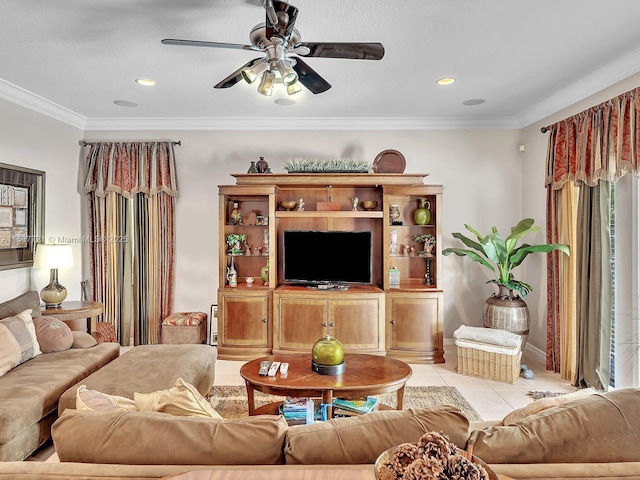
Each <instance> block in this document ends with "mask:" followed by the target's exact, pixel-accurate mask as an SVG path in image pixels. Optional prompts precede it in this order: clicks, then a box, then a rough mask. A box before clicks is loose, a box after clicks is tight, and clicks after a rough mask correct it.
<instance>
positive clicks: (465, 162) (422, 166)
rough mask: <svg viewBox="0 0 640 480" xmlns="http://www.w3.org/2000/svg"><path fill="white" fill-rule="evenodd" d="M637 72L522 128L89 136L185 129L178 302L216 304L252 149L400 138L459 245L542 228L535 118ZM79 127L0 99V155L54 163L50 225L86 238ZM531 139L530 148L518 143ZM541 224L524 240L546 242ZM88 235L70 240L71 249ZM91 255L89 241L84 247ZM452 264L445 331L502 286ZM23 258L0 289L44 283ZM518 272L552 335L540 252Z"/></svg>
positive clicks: (462, 263)
mask: <svg viewBox="0 0 640 480" xmlns="http://www.w3.org/2000/svg"><path fill="white" fill-rule="evenodd" d="M639 80H640V76H636V77H635V78H631V79H629V80H627V81H625V82H622V83H620V84H618V85H616V86H613V87H611V88H609V89H607V90H605V91H603V92H601V93H600V94H598V95H595V96H593V97H590V98H588V99H586V100H584V101H583V102H580V103H579V104H576V105H575V106H573V107H571V108H568V109H565V110H563V111H562V112H559V113H558V114H555V115H554V116H552V117H549V118H548V119H545V120H543V121H541V122H538V123H536V124H534V125H531V126H529V127H527V128H525V129H522V130H428V131H395V130H390V131H284V132H277V131H137V132H136V131H104V132H86V133H85V134H84V138H86V139H87V140H116V141H119V140H180V141H181V142H182V146H177V147H176V152H177V154H176V158H177V163H178V183H179V189H180V197H179V199H178V202H177V218H176V224H177V250H176V257H177V259H176V269H177V272H176V273H177V275H176V290H175V294H176V296H175V298H176V305H175V309H176V310H202V311H205V312H208V311H209V306H210V305H211V303H216V290H217V288H218V284H217V274H216V272H217V269H218V264H217V255H216V252H217V248H218V245H217V224H218V219H217V218H216V217H217V186H218V185H223V184H232V183H233V182H234V179H233V177H231V176H230V174H231V173H244V172H246V171H247V168H248V166H249V163H250V161H251V160H257V159H258V157H259V156H264V157H265V158H266V160H267V161H268V162H269V164H270V166H271V167H272V170H273V171H276V172H278V171H280V172H281V171H282V168H281V165H282V163H283V162H284V161H286V160H287V159H288V158H290V157H297V156H302V157H311V156H314V157H330V156H348V157H351V158H354V159H363V160H369V161H373V159H374V158H375V156H376V155H377V154H378V153H379V152H380V151H382V150H384V149H388V148H393V149H397V150H399V151H401V152H402V153H403V154H404V156H405V157H406V159H407V167H406V171H407V172H419V173H429V176H428V177H427V179H426V182H427V183H433V184H442V185H444V197H443V239H444V245H443V247H448V246H455V245H457V242H454V240H453V238H452V237H451V233H452V232H456V231H463V230H464V224H465V223H468V224H470V225H472V226H473V227H475V228H477V229H478V230H479V231H480V232H487V231H489V229H490V228H491V227H492V226H494V225H495V226H497V227H498V229H499V230H500V231H501V232H505V233H506V232H508V230H509V228H510V227H511V226H513V225H514V224H515V223H516V222H517V221H519V220H520V219H521V218H524V217H527V216H531V217H533V218H535V220H536V223H537V224H538V225H540V226H542V227H543V228H544V224H545V195H546V194H545V189H544V161H545V155H546V141H547V136H546V135H543V134H541V133H540V130H539V129H540V126H541V125H546V124H548V123H551V122H553V121H557V120H560V119H562V118H565V117H566V116H569V115H572V114H573V113H577V112H578V111H580V110H583V109H584V108H587V107H589V106H592V105H594V104H597V103H599V102H601V101H603V100H606V99H608V98H611V97H613V96H615V95H617V94H619V93H622V92H624V91H626V90H629V89H631V88H634V87H635V86H637V84H638V81H639ZM82 137H83V132H81V131H80V130H78V129H76V128H73V127H70V126H67V125H65V124H62V123H60V122H57V121H55V120H53V119H50V118H48V117H45V116H43V115H40V114H37V113H34V112H30V111H29V110H27V109H24V108H22V107H19V106H17V105H14V104H11V103H9V102H6V101H4V100H0V161H1V162H5V163H13V164H16V165H22V166H28V167H31V168H37V169H41V170H45V171H46V172H47V194H46V235H47V236H53V237H58V236H69V237H72V238H80V236H81V234H82V233H85V234H86V221H85V220H84V213H81V212H82V208H83V207H84V201H83V197H82V195H81V193H80V188H79V186H78V182H79V180H78V176H79V175H80V172H79V170H80V169H79V165H80V164H81V161H82V157H83V156H84V152H81V149H80V147H79V145H78V140H79V139H80V138H82ZM520 144H525V145H526V147H527V150H526V152H524V153H522V152H519V151H518V145H520ZM544 239H545V237H544V230H543V231H542V232H540V233H538V234H536V235H535V236H532V237H531V238H529V239H528V240H529V242H530V243H533V242H536V243H540V242H544ZM81 247H82V246H81V245H80V244H77V245H75V246H74V256H75V258H76V260H78V259H79V258H80V257H81V253H80V250H81ZM85 257H86V249H85ZM442 261H443V265H444V271H445V279H444V290H445V338H451V336H452V333H453V331H454V330H455V329H456V328H457V327H458V326H459V325H460V324H467V325H481V324H482V308H483V303H484V301H485V299H486V298H487V297H488V296H489V295H490V294H491V293H492V292H493V291H495V287H494V286H493V285H485V283H484V282H485V281H486V280H488V279H489V278H491V277H490V275H489V271H488V270H486V269H484V268H483V267H481V266H479V265H477V264H475V263H472V262H470V261H468V260H467V259H461V258H459V257H445V258H443V259H442ZM84 269H85V271H84V272H83V266H81V265H80V262H79V261H78V262H77V265H76V267H74V268H73V269H70V270H69V271H66V272H65V271H61V272H60V280H61V282H62V283H63V284H64V285H65V286H67V288H68V289H69V298H70V299H77V298H79V296H80V293H79V282H80V280H82V279H83V278H88V268H87V266H86V262H85V265H84ZM31 270H33V269H19V270H9V271H4V272H0V288H1V289H2V290H1V291H2V293H1V294H0V300H4V299H7V298H10V297H12V296H13V295H15V294H17V293H22V292H23V291H25V290H26V289H27V288H29V287H30V286H31V287H32V288H35V289H38V290H39V289H41V288H42V287H43V286H44V285H45V284H46V283H48V277H47V274H46V272H39V271H35V270H33V272H31ZM517 276H518V277H520V278H522V279H523V280H524V281H526V282H528V283H530V284H531V285H532V286H533V287H534V291H533V293H532V294H530V295H529V296H528V297H527V303H528V304H529V308H530V310H531V319H532V325H531V336H530V344H531V345H532V346H534V347H537V348H539V349H541V350H543V349H544V346H545V342H546V327H545V308H546V301H545V282H546V280H545V259H544V256H543V255H539V256H532V257H530V258H529V259H528V260H527V262H525V264H524V265H522V266H521V267H520V271H519V272H517Z"/></svg>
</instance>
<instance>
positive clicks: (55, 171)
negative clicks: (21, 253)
mask: <svg viewBox="0 0 640 480" xmlns="http://www.w3.org/2000/svg"><path fill="white" fill-rule="evenodd" d="M82 135H83V132H82V131H81V130H79V129H77V128H74V127H70V126H68V125H66V124H63V123H60V122H58V121H56V120H53V119H51V118H49V117H46V116H44V115H41V114H39V113H35V112H32V111H30V110H28V109H26V108H24V107H21V106H18V105H15V104H13V103H11V102H7V101H6V100H3V99H0V162H2V163H8V164H11V165H18V166H22V167H29V168H33V169H37V170H43V171H45V172H46V189H45V191H46V197H45V237H46V238H53V239H57V238H58V236H66V235H69V236H72V237H80V234H81V227H80V225H81V219H80V201H81V197H80V195H79V194H78V190H77V187H76V179H77V177H78V141H79V140H80V139H81V138H82ZM48 243H49V242H48ZM73 256H74V261H75V263H76V267H74V268H73V269H61V270H60V271H59V280H60V283H61V284H62V285H64V286H65V287H66V288H67V290H68V293H69V298H70V299H79V298H80V281H81V280H82V275H81V271H82V270H81V264H82V253H81V246H80V245H79V244H76V245H74V246H73ZM48 283H49V271H42V270H37V269H33V268H20V269H14V270H3V271H0V300H6V299H9V298H12V297H13V296H15V295H16V294H19V293H23V292H25V291H26V290H28V289H29V288H33V289H36V290H38V291H39V290H40V289H42V287H44V286H45V285H47V284H48Z"/></svg>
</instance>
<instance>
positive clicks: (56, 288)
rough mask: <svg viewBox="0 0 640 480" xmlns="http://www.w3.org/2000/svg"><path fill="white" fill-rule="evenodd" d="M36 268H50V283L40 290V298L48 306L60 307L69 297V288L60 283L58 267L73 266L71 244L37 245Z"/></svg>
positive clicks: (34, 263) (34, 264)
mask: <svg viewBox="0 0 640 480" xmlns="http://www.w3.org/2000/svg"><path fill="white" fill-rule="evenodd" d="M33 266H34V268H50V269H51V278H50V281H49V285H47V286H46V287H44V288H43V289H42V290H41V291H40V298H42V301H43V302H44V303H45V305H46V306H47V308H55V307H59V306H60V304H61V303H62V301H63V300H64V299H65V298H67V289H66V288H64V287H63V286H62V285H60V284H59V283H58V269H59V268H70V267H73V255H72V252H71V245H68V244H54V245H50V244H44V243H42V244H39V245H38V246H37V247H36V258H35V260H34V262H33Z"/></svg>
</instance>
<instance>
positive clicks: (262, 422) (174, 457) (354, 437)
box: [0, 389, 640, 480]
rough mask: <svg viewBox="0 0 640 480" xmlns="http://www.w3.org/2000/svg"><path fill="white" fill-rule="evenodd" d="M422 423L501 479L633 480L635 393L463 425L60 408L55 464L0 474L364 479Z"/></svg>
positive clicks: (637, 432)
mask: <svg viewBox="0 0 640 480" xmlns="http://www.w3.org/2000/svg"><path fill="white" fill-rule="evenodd" d="M431 430H438V431H443V432H444V433H445V434H447V435H448V436H449V438H450V440H452V441H454V442H455V443H457V444H458V445H460V446H465V447H466V448H470V447H473V452H474V454H477V455H478V457H480V458H483V459H486V460H487V461H488V463H489V464H490V465H491V468H492V469H493V470H494V471H495V472H496V473H498V474H499V475H502V476H505V477H504V478H514V479H522V480H527V479H552V480H561V479H562V480H565V479H591V478H598V479H640V447H639V445H640V389H624V390H619V391H614V392H610V393H606V394H596V395H591V396H588V397H583V398H578V399H575V400H571V401H569V402H567V403H565V404H563V405H560V406H556V407H553V408H549V409H547V410H544V411H541V412H538V413H535V414H533V415H529V416H527V417H525V418H522V419H520V420H517V421H514V422H513V423H509V424H507V425H504V424H499V423H497V422H494V424H493V425H490V426H486V425H480V424H471V425H470V424H469V422H468V421H467V419H466V418H465V417H464V416H463V415H462V414H461V413H460V412H459V411H458V410H457V409H456V408H454V407H448V406H441V407H437V408H433V409H428V410H415V411H414V410H406V411H381V412H374V413H371V414H368V415H364V416H360V417H351V418H346V419H335V420H331V421H328V422H320V423H316V424H312V425H297V426H292V427H288V426H287V425H286V422H284V420H283V418H282V417H280V416H268V415H264V416H256V417H250V418H245V419H237V420H216V419H205V418H193V417H174V416H169V415H166V414H161V413H157V412H137V411H131V412H117V411H116V412H113V411H112V412H98V411H93V412H91V411H78V410H67V411H65V413H64V414H63V415H62V416H61V418H60V419H59V420H58V421H57V422H56V423H55V424H54V426H53V439H54V442H55V446H56V449H57V451H58V455H59V456H60V459H61V460H62V463H59V464H53V463H52V464H45V463H31V462H21V463H6V464H2V463H0V478H18V479H30V478H45V479H46V478H50V479H65V478H66V479H77V478H88V479H103V478H119V479H133V478H135V479H141V478H171V477H173V476H177V478H180V480H201V479H202V480H205V479H208V480H218V479H220V480H222V479H224V480H236V479H245V478H246V479H249V478H251V479H252V480H256V479H263V478H264V479H267V478H268V479H274V480H277V479H282V480H284V479H288V478H296V479H297V480H306V479H307V478H308V479H310V480H319V479H324V478H328V479H344V480H359V479H363V480H365V479H371V480H373V479H374V471H373V462H374V461H375V459H376V458H377V456H378V454H379V453H380V452H382V451H384V450H386V449H387V448H389V447H390V446H393V445H397V444H399V443H402V442H405V441H416V440H417V439H418V438H419V437H420V436H421V435H422V433H423V432H425V431H431ZM206 464H210V465H206ZM192 471H193V472H194V473H192V474H191V475H189V476H187V477H184V476H183V477H179V475H180V474H183V473H185V472H192ZM292 471H293V472H292ZM257 472H260V474H258V473H257ZM291 475H293V476H291Z"/></svg>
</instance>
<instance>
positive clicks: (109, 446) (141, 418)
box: [51, 409, 287, 465]
mask: <svg viewBox="0 0 640 480" xmlns="http://www.w3.org/2000/svg"><path fill="white" fill-rule="evenodd" d="M286 430H287V422H286V421H285V419H284V417H282V416H281V415H257V416H254V417H247V418H238V419H223V420H220V419H216V418H204V417H175V416H172V415H168V414H166V413H158V412H138V411H134V412H125V413H118V412H90V411H79V410H74V409H67V410H65V412H64V414H63V415H62V416H61V417H60V418H59V419H58V420H57V421H56V422H55V423H54V424H53V427H52V429H51V436H52V438H53V442H54V445H55V448H56V453H57V454H58V457H59V458H60V461H62V462H88V463H117V464H130V465H166V464H168V465H261V464H262V465H269V464H279V463H282V445H283V443H284V438H285V432H286ZM132 439H135V441H132Z"/></svg>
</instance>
